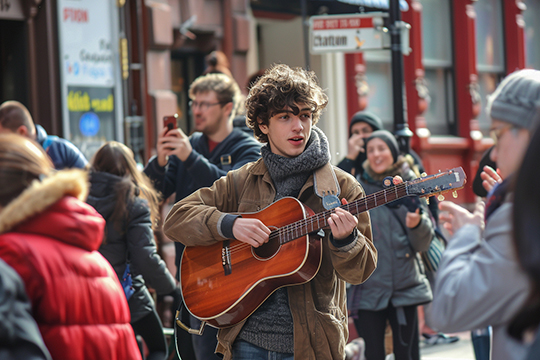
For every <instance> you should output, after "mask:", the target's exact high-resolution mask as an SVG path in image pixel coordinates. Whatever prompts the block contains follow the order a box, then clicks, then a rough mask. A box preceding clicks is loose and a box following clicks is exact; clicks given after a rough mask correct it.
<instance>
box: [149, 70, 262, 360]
mask: <svg viewBox="0 0 540 360" xmlns="http://www.w3.org/2000/svg"><path fill="white" fill-rule="evenodd" d="M189 97H190V98H191V101H190V107H191V112H192V115H193V123H194V127H195V133H193V134H192V135H191V136H189V137H188V136H187V135H186V134H185V133H184V132H183V131H182V130H181V129H172V130H169V129H168V128H167V127H163V129H161V131H160V132H159V134H158V139H157V155H156V156H154V157H153V158H151V159H150V161H149V162H148V164H147V165H146V168H145V169H144V172H145V173H146V174H147V175H148V177H149V178H150V179H151V180H152V181H153V182H154V186H155V187H156V189H157V190H158V191H160V192H161V193H162V195H163V199H167V198H168V197H169V196H171V195H172V194H173V193H176V194H175V202H178V201H180V200H182V199H183V198H185V197H186V196H188V195H190V194H191V193H192V192H194V191H195V190H198V189H200V188H202V187H206V186H210V185H212V184H213V183H214V181H216V180H217V179H219V178H220V177H222V176H224V175H226V174H227V172H228V171H229V170H232V169H237V168H240V167H242V166H243V165H244V164H246V163H248V162H252V161H256V160H257V159H258V158H259V157H260V143H259V142H257V141H256V140H255V139H254V138H253V136H250V135H249V134H246V133H245V132H243V131H241V130H238V129H235V128H233V123H232V120H233V118H234V116H235V114H236V111H237V109H238V108H239V106H240V105H242V106H243V104H240V102H241V98H242V96H241V93H240V88H239V87H238V84H237V83H236V81H234V79H232V78H231V77H229V76H227V75H224V74H208V75H205V76H201V77H198V78H197V79H195V81H194V82H193V83H192V84H191V86H190V88H189ZM175 247H176V265H177V267H178V265H179V264H180V258H181V255H182V251H183V249H184V245H182V244H181V243H179V242H175ZM177 278H179V277H178V274H177ZM192 326H197V323H196V319H195V318H192ZM197 327H198V326H197ZM216 334H217V330H215V329H214V328H207V329H206V330H205V332H204V334H203V336H202V337H199V336H196V337H193V346H194V350H195V353H196V356H197V359H198V360H206V359H214V358H215V359H218V357H216V355H214V349H215V347H216V344H217V340H216Z"/></svg>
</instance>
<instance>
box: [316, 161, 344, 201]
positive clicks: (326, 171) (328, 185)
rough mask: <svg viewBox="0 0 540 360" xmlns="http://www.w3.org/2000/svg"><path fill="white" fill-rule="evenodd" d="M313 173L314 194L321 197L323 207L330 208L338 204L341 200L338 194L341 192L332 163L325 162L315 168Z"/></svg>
mask: <svg viewBox="0 0 540 360" xmlns="http://www.w3.org/2000/svg"><path fill="white" fill-rule="evenodd" d="M313 175H314V176H313V187H314V188H315V194H317V196H318V197H320V198H321V199H322V203H323V206H324V208H325V209H326V210H331V209H333V208H336V207H338V206H340V205H341V202H340V201H339V197H338V196H339V194H340V193H341V189H340V188H339V184H338V181H337V177H336V173H335V172H334V168H333V167H332V164H330V163H326V165H324V166H322V167H320V168H318V169H317V170H315V172H314V174H313Z"/></svg>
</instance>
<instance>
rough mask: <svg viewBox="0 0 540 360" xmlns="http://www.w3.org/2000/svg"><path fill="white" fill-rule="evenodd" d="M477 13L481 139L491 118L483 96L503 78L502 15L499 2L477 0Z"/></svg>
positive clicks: (492, 89) (494, 0) (486, 132)
mask: <svg viewBox="0 0 540 360" xmlns="http://www.w3.org/2000/svg"><path fill="white" fill-rule="evenodd" d="M474 9H475V12H476V56H477V69H478V77H479V81H478V84H479V86H480V89H479V92H480V95H481V99H482V106H481V111H480V115H478V122H479V124H480V130H481V131H482V133H483V134H484V136H487V135H488V131H489V126H490V119H489V118H488V116H487V114H486V112H485V105H486V96H487V95H489V94H491V93H492V92H493V91H494V90H495V87H496V85H497V84H498V82H499V80H500V79H501V78H502V77H504V55H503V46H504V38H503V28H504V26H503V15H502V2H501V0H478V1H477V2H476V3H475V4H474Z"/></svg>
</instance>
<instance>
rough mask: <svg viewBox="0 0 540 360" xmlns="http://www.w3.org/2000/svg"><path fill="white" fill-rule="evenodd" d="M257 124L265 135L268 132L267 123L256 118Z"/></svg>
mask: <svg viewBox="0 0 540 360" xmlns="http://www.w3.org/2000/svg"><path fill="white" fill-rule="evenodd" d="M257 124H258V125H259V129H260V130H261V132H262V133H263V134H265V135H267V134H268V125H265V124H263V122H262V120H261V119H257Z"/></svg>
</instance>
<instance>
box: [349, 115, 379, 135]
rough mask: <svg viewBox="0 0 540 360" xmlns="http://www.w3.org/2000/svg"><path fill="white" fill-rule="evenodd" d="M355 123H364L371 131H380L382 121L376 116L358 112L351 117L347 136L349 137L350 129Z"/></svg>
mask: <svg viewBox="0 0 540 360" xmlns="http://www.w3.org/2000/svg"><path fill="white" fill-rule="evenodd" d="M357 122H365V123H366V124H368V125H369V126H371V129H372V130H373V131H377V130H381V129H382V128H383V124H382V120H381V118H380V117H378V116H377V115H375V114H373V113H370V112H369V111H359V112H357V113H356V114H354V115H353V117H352V118H351V123H350V124H349V136H351V135H352V134H351V129H352V126H353V125H354V124H356V123H357Z"/></svg>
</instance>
